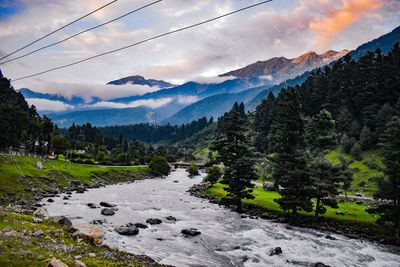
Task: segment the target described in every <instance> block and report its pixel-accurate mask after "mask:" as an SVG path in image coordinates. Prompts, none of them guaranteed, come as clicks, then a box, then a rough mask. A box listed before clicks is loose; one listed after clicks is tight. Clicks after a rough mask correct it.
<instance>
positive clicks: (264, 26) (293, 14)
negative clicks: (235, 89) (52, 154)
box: [0, 0, 400, 108]
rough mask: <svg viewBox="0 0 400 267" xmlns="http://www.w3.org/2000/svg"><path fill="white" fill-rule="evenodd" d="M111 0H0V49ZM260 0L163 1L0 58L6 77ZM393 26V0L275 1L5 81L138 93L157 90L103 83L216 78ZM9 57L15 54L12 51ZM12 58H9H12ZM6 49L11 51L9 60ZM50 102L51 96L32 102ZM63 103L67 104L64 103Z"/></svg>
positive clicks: (102, 15)
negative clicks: (16, 57) (133, 77)
mask: <svg viewBox="0 0 400 267" xmlns="http://www.w3.org/2000/svg"><path fill="white" fill-rule="evenodd" d="M152 1H154V0H135V1H133V0H118V1H117V2H115V3H113V4H111V5H109V6H108V7H106V8H104V9H102V10H101V11H99V12H97V13H95V14H93V15H91V16H90V17H87V18H85V19H84V20H82V21H79V22H78V23H75V24H73V25H71V26H69V27H67V28H65V29H63V30H62V31H60V32H57V33H56V34H54V35H51V36H50V37H48V38H46V39H44V40H42V41H40V42H38V43H36V44H34V45H33V46H31V47H29V48H27V49H25V50H23V51H21V52H20V53H18V54H16V55H21V54H23V53H24V52H29V51H32V50H34V49H36V48H39V47H41V46H44V45H47V44H50V43H53V42H56V41H59V40H61V39H63V38H66V37H67V36H69V35H71V34H74V33H76V32H79V31H82V30H84V29H87V28H89V27H92V26H95V25H97V24H100V23H103V22H105V21H107V20H110V19H113V18H115V17H118V16H120V15H122V14H124V13H127V12H129V11H131V10H134V9H136V8H139V7H141V6H144V5H146V4H148V3H150V2H152ZM109 2H111V0H69V1H65V0H52V1H51V0H0V55H5V54H6V53H9V52H12V51H14V50H16V49H17V48H20V47H22V46H24V45H26V44H27V43H29V42H31V41H33V40H36V39H37V38H39V37H41V36H43V35H45V34H47V33H49V32H51V31H53V30H54V29H57V28H58V27H61V26H63V25H65V24H67V23H68V22H71V21H72V20H74V19H76V18H78V17H80V16H82V15H84V14H87V13H89V12H90V11H92V10H95V9H96V8H98V7H100V6H102V5H104V4H106V3H109ZM258 2H261V1H253V0H247V1H246V0H163V1H162V2H160V3H157V4H155V5H152V6H150V7H148V8H146V9H144V10H141V11H139V12H137V13H134V14H131V15H129V16H128V17H125V18H123V19H121V20H119V21H117V22H114V23H111V24H109V25H107V26H104V27H101V28H98V29H96V30H94V31H91V32H88V33H85V34H82V35H80V36H78V37H77V38H74V39H71V40H69V41H67V42H64V43H62V44H60V45H57V46H54V47H52V48H49V49H46V50H43V51H40V52H38V53H36V54H33V55H30V56H28V57H25V58H23V59H20V60H16V61H14V62H10V63H7V64H4V65H1V66H0V69H1V71H2V72H3V75H4V76H6V77H7V78H9V79H17V78H19V77H22V76H26V75H30V74H33V73H37V72H40V71H43V70H46V69H50V68H53V67H57V66H60V65H64V64H68V63H71V62H73V61H76V60H80V59H83V58H86V57H90V56H93V55H96V54H99V53H102V52H107V51H109V50H113V49H117V48H120V47H123V46H125V45H129V44H132V43H135V42H138V41H141V40H144V39H146V38H149V37H152V36H155V35H158V34H161V33H164V32H167V31H170V30H173V29H177V28H179V27H184V26H187V25H191V24H194V23H197V22H200V21H203V20H206V19H210V18H213V17H215V16H218V15H221V14H224V13H227V12H230V11H233V10H235V9H239V8H242V7H245V6H247V5H250V4H254V3H258ZM399 25H400V0H274V1H272V2H270V3H267V4H264V5H261V6H258V7H255V8H253V9H251V10H246V11H243V12H241V13H238V14H235V15H233V16H230V17H226V18H223V19H221V20H218V21H215V22H212V23H209V24H206V25H203V26H200V27H197V28H193V29H190V30H188V31H183V32H180V33H176V34H174V35H170V36H166V37H163V38H160V39H157V40H153V41H150V42H147V43H144V44H141V45H138V46H135V47H132V48H129V49H126V50H123V51H120V52H117V53H113V54H110V55H107V56H104V57H100V58H97V59H94V60H91V61H88V62H85V63H82V64H79V65H75V66H72V67H69V68H66V69H62V70H57V71H54V72H51V73H47V74H44V75H42V76H38V77H34V78H30V79H25V80H21V81H15V82H13V83H12V84H13V86H14V88H16V89H19V88H30V89H31V90H34V91H37V92H43V93H59V94H62V95H64V96H66V97H72V96H74V95H75V96H81V97H84V98H85V99H88V100H90V99H91V98H92V97H99V98H101V99H104V100H108V99H111V98H117V97H124V96H131V95H141V94H144V93H146V92H149V91H154V90H156V89H157V88H150V87H146V86H133V85H128V86H121V87H118V88H117V87H116V86H105V84H106V83H107V82H109V81H111V80H115V79H119V78H122V77H126V76H130V75H141V76H144V77H145V78H147V79H149V78H152V79H160V80H165V81H168V82H171V83H174V84H181V83H183V82H185V81H190V80H194V81H201V82H216V81H219V80H220V78H218V77H217V76H218V75H219V74H222V73H225V72H228V71H230V70H234V69H237V68H241V67H244V66H246V65H248V64H251V63H254V62H256V61H258V60H267V59H269V58H272V57H280V56H284V57H287V58H294V57H297V56H299V55H301V54H303V53H305V52H307V51H315V52H317V53H323V52H325V51H327V50H330V49H333V50H343V49H349V50H351V49H355V48H356V47H357V46H359V45H360V44H362V43H365V42H367V41H370V40H372V39H374V38H377V37H379V36H380V35H382V34H385V33H387V32H390V31H391V30H393V29H394V28H396V27H397V26H399ZM13 56H14V55H13ZM13 56H11V57H13ZM11 57H10V58H11ZM35 104H36V105H37V106H39V108H40V106H41V105H42V104H43V107H44V106H45V105H51V104H52V105H54V104H55V103H35ZM66 108H68V107H66Z"/></svg>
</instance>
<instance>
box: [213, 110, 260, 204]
mask: <svg viewBox="0 0 400 267" xmlns="http://www.w3.org/2000/svg"><path fill="white" fill-rule="evenodd" d="M242 111H243V109H242V108H241V107H240V106H239V105H238V104H237V103H235V104H234V106H233V108H232V110H231V111H230V112H229V113H227V114H226V115H225V116H224V119H223V122H222V128H221V138H220V139H219V140H217V141H215V142H214V143H213V145H212V149H213V150H216V151H218V157H217V160H218V161H220V162H222V163H223V164H224V166H225V168H224V182H225V183H226V184H227V185H228V187H227V188H225V189H224V190H226V191H227V192H228V194H227V198H226V199H225V200H226V201H228V202H229V203H231V204H234V205H236V207H237V211H238V212H241V211H242V199H244V198H247V199H253V198H254V196H253V195H251V192H252V188H253V187H254V185H253V184H252V183H251V180H252V179H253V178H255V174H254V171H253V161H252V159H251V153H250V150H249V147H248V144H247V142H246V136H245V127H244V124H245V116H246V115H245V114H244V113H243V112H242ZM243 115H244V117H243Z"/></svg>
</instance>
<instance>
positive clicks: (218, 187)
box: [206, 183, 376, 222]
mask: <svg viewBox="0 0 400 267" xmlns="http://www.w3.org/2000/svg"><path fill="white" fill-rule="evenodd" d="M224 187H225V185H223V184H220V183H217V184H215V185H214V186H212V187H210V188H208V189H207V191H206V194H207V195H212V196H215V197H217V198H218V199H221V198H222V197H224V196H225V195H226V194H227V192H226V191H224V189H223V188H224ZM253 195H254V196H255V198H254V199H251V200H249V199H245V200H243V203H244V204H246V203H247V204H248V203H251V204H259V205H261V206H262V207H263V208H265V209H267V210H271V211H277V212H282V213H283V212H284V211H283V210H282V209H281V208H280V207H279V205H278V203H276V202H275V201H274V199H277V198H280V197H281V196H280V195H279V193H277V192H271V191H264V189H263V188H262V187H256V188H255V189H254V191H253ZM326 208H327V211H326V213H325V214H323V215H322V216H323V217H327V218H332V219H338V220H348V221H363V222H375V221H376V217H374V216H373V215H371V214H369V213H368V212H366V211H365V210H366V209H367V208H368V206H366V205H358V204H356V203H353V202H343V203H339V208H338V209H332V208H330V207H326ZM336 211H342V212H344V214H345V215H337V214H336ZM300 213H301V214H304V215H309V216H314V213H307V212H300Z"/></svg>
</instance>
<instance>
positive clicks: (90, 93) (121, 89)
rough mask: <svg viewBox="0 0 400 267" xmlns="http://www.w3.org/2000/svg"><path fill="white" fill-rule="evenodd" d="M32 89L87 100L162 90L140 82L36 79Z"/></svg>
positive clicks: (138, 94) (30, 86) (31, 86)
mask: <svg viewBox="0 0 400 267" xmlns="http://www.w3.org/2000/svg"><path fill="white" fill-rule="evenodd" d="M28 86H29V87H28V88H30V89H31V90H33V91H35V92H40V93H49V94H59V95H62V96H64V97H66V98H68V99H70V98H71V97H73V96H77V97H81V98H83V99H85V100H86V101H87V102H90V101H91V100H92V98H94V97H97V98H100V99H102V100H109V99H114V98H119V97H128V96H140V95H143V94H146V93H151V92H155V91H158V90H160V88H159V87H157V86H153V87H150V86H148V85H139V84H124V85H111V84H110V85H105V84H98V83H70V82H45V81H43V80H40V81H36V82H33V83H31V84H30V85H28Z"/></svg>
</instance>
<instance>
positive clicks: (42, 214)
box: [33, 208, 50, 219]
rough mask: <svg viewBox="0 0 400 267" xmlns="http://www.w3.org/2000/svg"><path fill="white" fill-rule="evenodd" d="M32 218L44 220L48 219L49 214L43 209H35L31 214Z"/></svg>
mask: <svg viewBox="0 0 400 267" xmlns="http://www.w3.org/2000/svg"><path fill="white" fill-rule="evenodd" d="M33 216H38V217H43V218H45V219H48V218H50V214H49V213H48V212H47V210H45V209H44V208H37V209H36V210H35V212H34V213H33Z"/></svg>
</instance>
